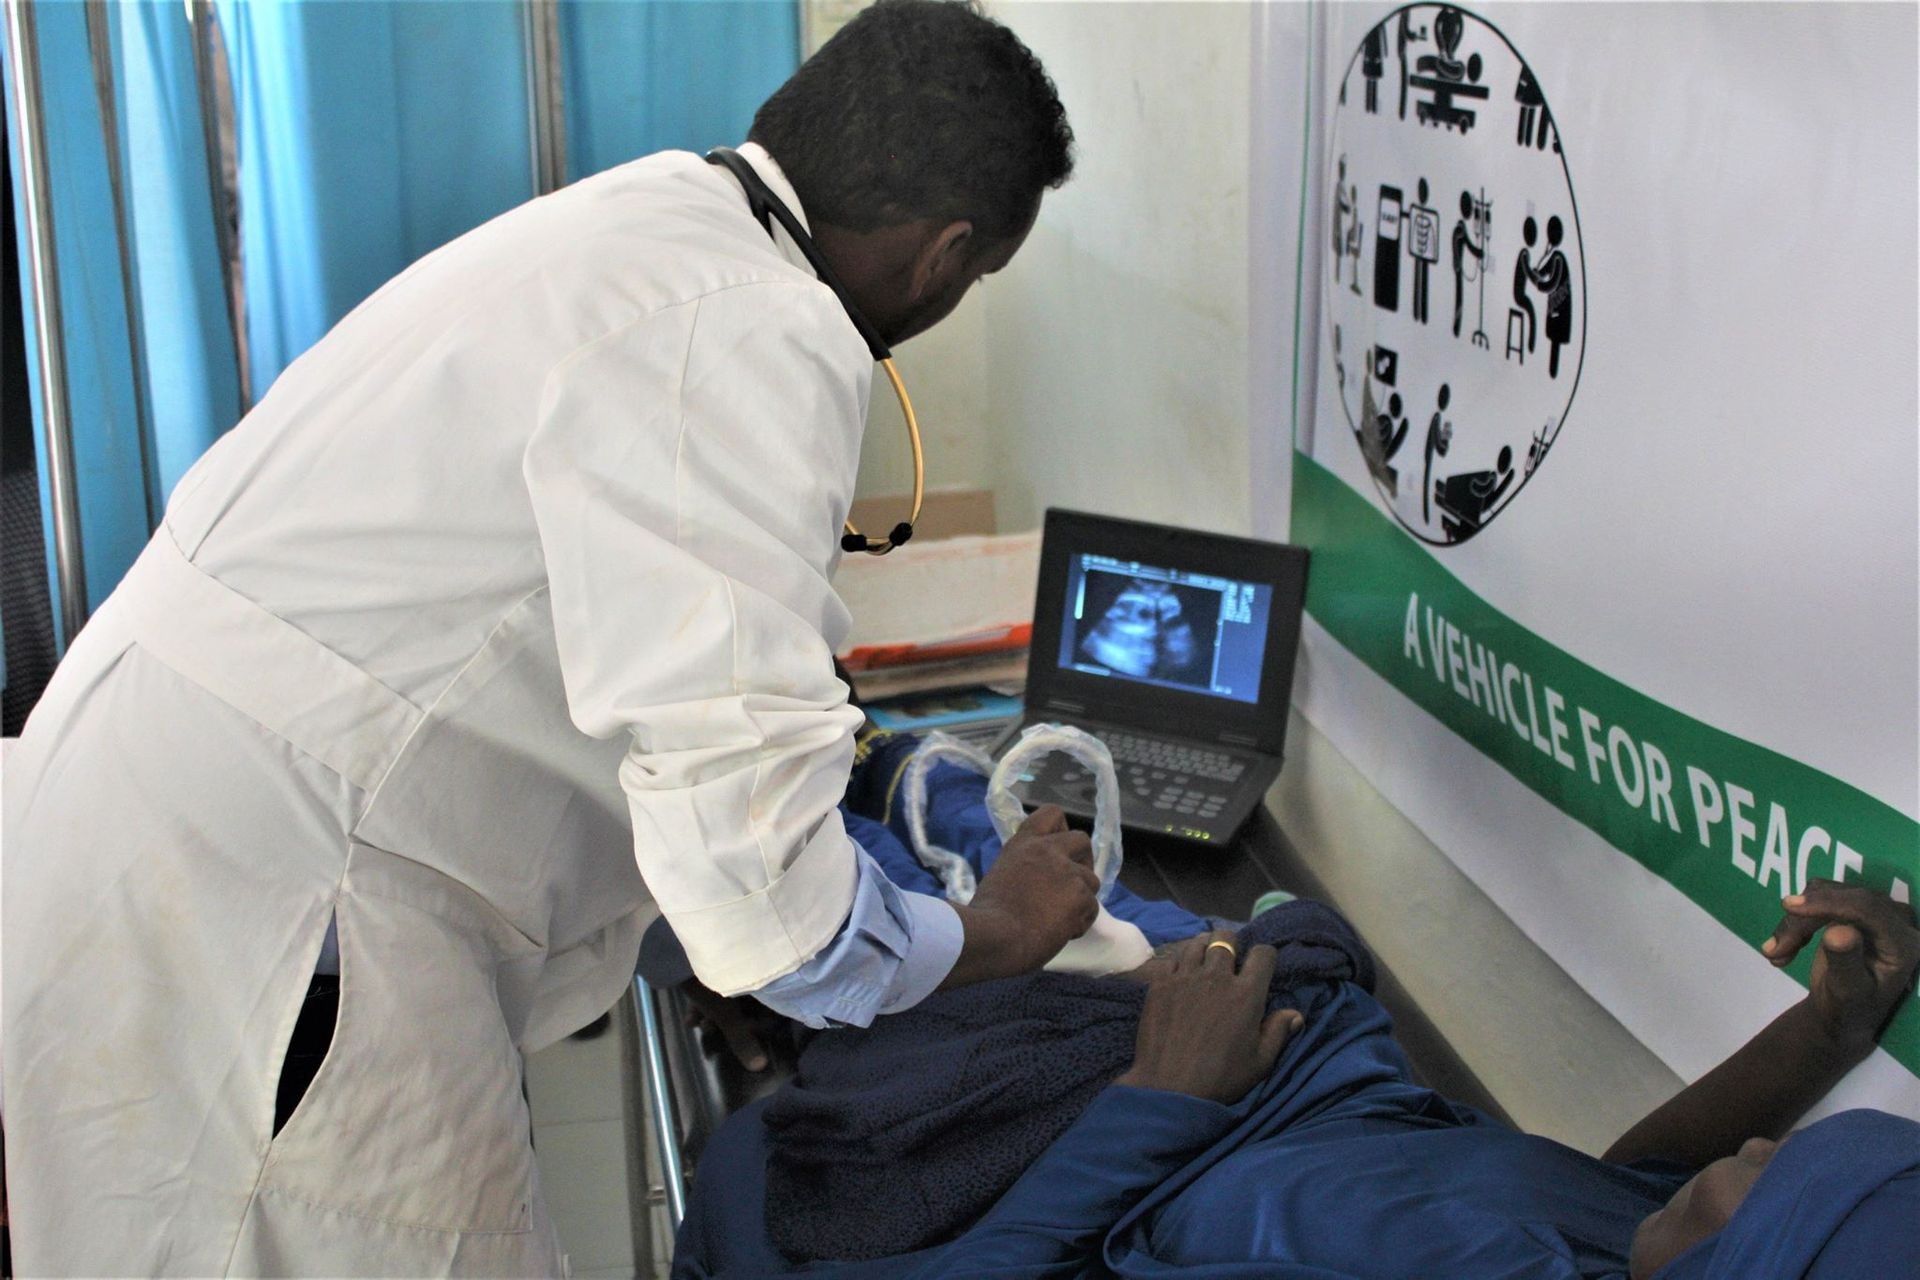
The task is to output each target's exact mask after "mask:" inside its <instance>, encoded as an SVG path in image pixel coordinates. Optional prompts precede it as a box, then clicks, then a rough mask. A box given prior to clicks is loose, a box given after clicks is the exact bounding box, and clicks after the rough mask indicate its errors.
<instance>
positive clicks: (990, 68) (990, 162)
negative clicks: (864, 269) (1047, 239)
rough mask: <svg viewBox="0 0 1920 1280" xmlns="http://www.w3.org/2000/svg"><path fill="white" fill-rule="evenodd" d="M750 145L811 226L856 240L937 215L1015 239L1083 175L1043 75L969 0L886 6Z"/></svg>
mask: <svg viewBox="0 0 1920 1280" xmlns="http://www.w3.org/2000/svg"><path fill="white" fill-rule="evenodd" d="M747 136H748V139H749V140H750V141H753V142H757V143H759V144H760V145H761V146H763V147H765V148H766V149H767V150H768V151H769V152H770V153H771V154H772V155H773V158H774V160H775V161H777V162H778V163H779V165H780V167H781V169H782V170H783V171H784V172H785V173H786V175H787V178H788V180H789V181H791V182H792V183H793V188H794V191H795V192H796V193H798V195H799V196H800V202H801V204H802V205H803V206H804V208H805V210H806V215H807V217H808V219H809V220H810V221H817V222H823V223H829V224H831V225H834V226H839V227H845V228H847V229H848V230H851V231H874V230H878V229H879V228H882V227H887V226H897V225H899V224H901V223H903V222H910V221H913V220H915V219H919V218H932V219H938V220H941V221H950V222H951V221H962V220H965V221H971V222H972V223H973V225H974V228H975V230H976V231H978V232H979V233H980V235H981V236H982V237H984V238H986V239H990V240H991V239H1001V238H1005V237H1007V236H1012V235H1016V234H1018V233H1019V231H1020V230H1021V229H1022V228H1023V227H1025V226H1026V224H1027V221H1028V219H1029V218H1030V217H1032V215H1033V211H1034V208H1035V207H1036V206H1037V205H1038V203H1039V201H1040V196H1041V194H1042V193H1043V192H1044V191H1046V190H1048V189H1049V188H1053V187H1058V186H1059V185H1060V184H1061V183H1063V182H1065V181H1066V180H1067V176H1068V175H1069V174H1070V173H1072V172H1073V130H1072V129H1071V128H1070V127H1069V126H1068V124H1067V112H1066V108H1065V107H1063V106H1061V105H1060V95H1059V93H1058V92H1057V91H1056V90H1055V89H1054V87H1053V81H1052V80H1050V79H1048V78H1047V73H1046V69H1045V68H1044V67H1042V66H1041V65H1040V60H1039V59H1038V58H1036V57H1034V56H1033V53H1032V51H1030V50H1029V49H1028V48H1027V46H1026V45H1024V44H1022V43H1021V42H1020V38H1019V37H1018V36H1016V35H1014V34H1013V32H1011V31H1009V30H1007V28H1005V27H1003V26H1001V25H1000V24H999V23H998V22H995V21H994V20H993V19H991V18H989V17H987V16H986V15H984V14H983V13H981V12H980V10H979V8H978V7H977V6H976V5H975V4H974V3H971V2H970V0H878V2H877V3H875V4H874V5H873V6H872V7H870V8H868V9H866V10H864V11H863V12H861V13H860V14H859V15H858V16H857V17H855V18H854V19H853V20H852V21H851V22H849V23H847V25H846V26H844V27H842V28H841V29H840V30H839V32H837V33H836V34H835V35H834V37H833V38H832V39H831V40H828V41H827V42H826V44H824V45H822V46H821V48H820V51H819V52H818V53H816V54H814V55H813V56H812V57H811V58H809V59H807V61H806V62H805V63H804V64H803V65H802V66H801V68H800V69H799V70H798V71H796V72H794V74H793V76H792V78H791V79H789V80H788V81H787V82H786V83H785V84H783V85H781V86H780V88H779V89H777V90H775V91H774V94H773V96H772V97H771V98H768V99H767V101H766V102H765V104H763V105H762V106H761V108H760V110H759V111H758V112H757V113H756V114H755V115H754V117H753V129H752V131H751V132H750V133H749V134H748V135H747Z"/></svg>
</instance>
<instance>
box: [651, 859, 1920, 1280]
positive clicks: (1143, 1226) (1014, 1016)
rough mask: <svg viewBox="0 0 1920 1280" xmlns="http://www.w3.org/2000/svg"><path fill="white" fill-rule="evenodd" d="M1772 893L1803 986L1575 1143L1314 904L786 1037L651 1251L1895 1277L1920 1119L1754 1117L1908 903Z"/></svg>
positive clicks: (1880, 1021) (1893, 939)
mask: <svg viewBox="0 0 1920 1280" xmlns="http://www.w3.org/2000/svg"><path fill="white" fill-rule="evenodd" d="M1783 912H1784V914H1783V916H1782V919H1781V921H1780V924H1779V927H1778V928H1777V929H1776V930H1775V932H1774V935H1773V937H1772V938H1771V939H1770V940H1769V941H1768V942H1767V944H1766V947H1765V948H1764V949H1765V950H1766V952H1767V954H1768V956H1769V958H1770V959H1771V960H1772V961H1773V962H1774V963H1775V964H1776V965H1784V964H1786V963H1788V962H1789V961H1790V960H1792V959H1793V958H1794V956H1796V955H1797V954H1799V953H1800V951H1801V950H1802V949H1804V948H1805V947H1807V946H1809V945H1817V946H1818V948H1819V950H1818V952H1817V955H1816V958H1815V961H1814V964H1813V971H1812V977H1811V986H1810V991H1809V994H1808V995H1807V997H1806V999H1805V1000H1803V1001H1802V1002H1801V1003H1800V1004H1798V1005H1796V1006H1794V1007H1793V1008H1791V1009H1789V1010H1788V1011H1787V1012H1785V1013H1784V1014H1782V1015H1781V1016H1780V1017H1779V1018H1777V1019H1776V1020H1775V1021H1774V1022H1773V1023H1772V1024H1771V1025H1769V1026H1768V1027H1767V1028H1766V1029H1765V1030H1763V1031H1762V1032H1761V1033H1760V1034H1759V1035H1758V1036H1756V1037H1755V1038H1754V1039H1753V1040H1752V1041H1751V1042H1750V1043H1749V1044H1748V1045H1747V1046H1746V1047H1744V1048H1743V1049H1741V1050H1740V1051H1739V1052H1737V1053H1735V1054H1734V1055H1733V1056H1732V1057H1731V1058H1730V1059H1728V1060H1727V1062H1725V1063H1724V1064H1722V1065H1721V1066H1720V1067H1718V1068H1716V1069H1715V1070H1714V1071H1713V1072H1710V1073H1709V1074H1708V1075H1706V1076H1705V1077H1703V1078H1702V1079H1700V1080H1699V1081H1697V1082H1695V1083H1694V1084H1693V1085H1691V1086H1689V1087H1688V1088H1687V1089H1685V1090H1683V1091H1682V1092H1681V1093H1680V1094H1679V1095H1677V1096H1676V1097H1675V1098H1674V1099H1673V1100H1672V1101H1670V1102H1668V1103H1667V1104H1666V1105H1665V1106H1662V1107H1661V1108H1659V1109H1658V1110H1656V1111H1655V1112H1654V1113H1653V1114H1652V1115H1650V1116H1649V1117H1647V1118H1646V1119H1645V1120H1643V1121H1642V1122H1640V1123H1639V1124H1638V1125H1636V1126H1634V1128H1633V1129H1631V1130H1630V1131H1629V1132H1628V1133H1627V1134H1626V1135H1625V1136H1623V1137H1622V1138H1621V1139H1620V1140H1619V1141H1618V1142H1616V1143H1615V1144H1614V1145H1613V1147H1612V1148H1611V1149H1610V1150H1609V1151H1608V1152H1607V1153H1606V1154H1605V1156H1604V1157H1602V1158H1601V1159H1597V1160H1596V1159H1594V1158H1592V1157H1589V1156H1586V1155H1583V1154H1581V1153H1579V1152H1576V1151H1574V1150H1572V1149H1570V1148H1568V1147H1565V1146H1562V1145H1560V1144H1559V1143H1556V1142H1553V1141H1551V1140H1548V1139H1546V1138H1540V1137H1533V1136H1529V1135H1526V1134H1521V1133H1517V1132H1515V1131H1513V1130H1511V1129H1509V1128H1507V1127H1505V1126H1504V1125H1501V1124H1499V1123H1497V1122H1495V1121H1493V1120H1491V1119H1489V1118H1487V1117H1485V1116H1483V1115H1481V1114H1480V1113H1478V1112H1476V1111H1474V1110H1472V1109H1471V1108H1468V1107H1464V1106H1461V1105H1459V1104H1456V1103H1453V1102H1450V1101H1449V1100H1447V1099H1445V1098H1443V1097H1441V1096H1440V1095H1438V1094H1436V1093H1434V1092H1432V1091H1431V1090H1428V1089H1425V1088H1422V1087H1420V1086H1419V1085H1417V1084H1415V1083H1414V1081H1413V1079H1412V1075H1411V1072H1410V1071H1409V1069H1408V1066H1407V1062H1406V1059H1405V1057H1404V1055H1403V1054H1402V1053H1401V1051H1400V1049H1399V1047H1398V1046H1397V1045H1396V1044H1395V1043H1394V1041H1393V1039H1392V1036H1391V1027H1390V1024H1389V1021H1388V1018H1387V1015H1386V1013H1385V1011H1384V1010H1383V1009H1382V1008H1381V1007H1380V1005H1379V1004H1378V1002H1377V1001H1375V1000H1374V998H1373V996H1372V994H1371V988H1372V982H1373V964H1372V960H1371V957H1370V956H1369V955H1368V953H1367V951H1366V949H1365V948H1364V946H1362V944H1361V943H1360V941H1359V939H1358V938H1357V937H1355V936H1354V935H1353V933H1352V931H1351V930H1350V929H1349V928H1348V927H1347V925H1346V924H1345V922H1344V921H1343V920H1341V919H1340V917H1339V916H1337V915H1336V914H1334V913H1333V912H1331V911H1329V910H1328V909H1326V908H1325V907H1321V906H1319V905H1318V904H1313V903H1305V902H1297V903H1289V904H1287V905H1285V906H1283V907H1280V908H1276V909H1275V910H1273V911H1270V912H1267V913H1265V914H1264V915H1262V916H1261V917H1259V918H1258V919H1256V920H1255V921H1253V922H1252V923H1251V924H1249V925H1248V926H1246V927H1245V928H1243V929H1240V930H1238V931H1237V932H1233V933H1229V932H1226V931H1209V932H1206V933H1201V934H1198V935H1196V936H1194V937H1191V938H1189V939H1186V940H1185V941H1181V942H1177V943H1173V944H1171V945H1168V946H1164V947H1162V948H1161V950H1160V951H1159V952H1158V953H1157V954H1156V956H1155V958H1154V959H1153V960H1152V961H1151V962H1150V963H1149V964H1148V965H1146V966H1144V967H1143V968H1142V969H1140V970H1138V971H1136V972H1134V973H1130V974H1126V975H1121V976H1117V977H1113V978H1104V979H1096V978H1085V977H1078V976H1073V975H1063V974H1045V973H1042V974H1033V975H1029V976H1027V977H1023V978H1015V979H1008V980H1005V981H1002V982H995V983H987V984H982V985H980V986H977V987H971V988H965V989H961V990H956V991H952V992H946V993H942V994H939V995H936V996H935V997H933V998H932V999H930V1000H928V1001H927V1002H926V1003H924V1004H923V1005H921V1006H920V1007H919V1008H917V1009H914V1010H910V1011H908V1012H906V1013H903V1014H897V1015H894V1016H892V1017H889V1018H884V1019H881V1020H880V1021H879V1022H878V1023H876V1024H875V1025H874V1026H873V1027H870V1028H866V1029H860V1030H845V1031H834V1032H828V1033H824V1034H821V1035H818V1036H816V1037H815V1038H814V1039H813V1040H812V1042H811V1043H810V1044H809V1045H808V1046H807V1048H806V1050H805V1052H804V1054H803V1055H802V1057H801V1060H800V1068H799V1072H798V1075H797V1076H796V1078H795V1079H794V1080H793V1081H792V1082H791V1083H790V1084H789V1085H788V1086H787V1087H786V1088H785V1089H783V1090H782V1091H781V1092H780V1093H778V1094H776V1095H775V1096H774V1097H773V1098H771V1099H768V1100H767V1101H766V1102H764V1103H761V1104H757V1105H756V1106H754V1107H751V1108H749V1109H747V1110H745V1111H742V1112H741V1113H739V1114H738V1115H736V1116H735V1117H734V1118H733V1119H732V1120H731V1121H729V1123H728V1124H727V1125H726V1126H725V1127H723V1129H722V1130H721V1132H720V1133H719V1134H718V1135H717V1136H716V1137H715V1139H714V1140H713V1142H712V1143H711V1144H710V1145H709V1147H708V1149H707V1152H706V1154H705V1155H704V1157H703V1159H702V1163H701V1167H700V1171H699V1178H698V1184H697V1187H696V1191H695V1196H694V1199H693V1204H692V1207H691V1211H690V1213H689V1216H688V1219H687V1222H686V1224H685V1226H684V1227H683V1229H682V1232H681V1235H680V1239H679V1242H678V1251H677V1256H676V1259H675V1274H676V1275H678V1276H687V1277H694V1276H721V1275H737V1276H755V1277H759V1276H771V1275H777V1274H784V1273H787V1272H790V1271H793V1270H795V1269H797V1268H799V1267H801V1266H805V1267H806V1272H805V1273H806V1274H807V1275H809V1276H813V1275H832V1276H840V1277H866V1276H911V1277H935V1276H986V1275H991V1276H997V1277H1001V1276H1023V1277H1043V1276H1061V1277H1065V1276H1080V1275H1119V1276H1156V1277H1158V1276H1172V1275H1195V1276H1222V1277H1241V1276H1245V1277H1256V1276H1257V1277H1272V1278H1275V1280H1289V1278H1297V1280H1306V1278H1308V1277H1312V1278H1314V1280H1336V1278H1354V1280H1358V1278H1372V1277H1382V1278H1385V1277H1461V1278H1463V1280H1480V1278H1483V1277H1484V1278H1487V1280H1492V1278H1495V1277H1501V1278H1505V1277H1541V1278H1546V1277H1552V1278H1554V1280H1562V1278H1565V1280H1572V1278H1573V1277H1613V1278H1616V1280H1621V1278H1625V1277H1631V1278H1632V1280H1649V1278H1651V1277H1659V1280H1704V1278H1707V1277H1714V1278H1722V1277H1724V1278H1726V1280H1733V1278H1735V1277H1738V1278H1739V1280H1750V1278H1752V1280H1757V1278H1761V1277H1766V1278H1773V1277H1799V1276H1806V1277H1816V1278H1819V1280H1834V1278H1838V1277H1848V1278H1852V1277H1905V1276H1916V1275H1920V1238H1916V1232H1915V1228H1914V1223H1915V1222H1916V1221H1920V1125H1915V1124H1913V1123H1911V1122H1909V1121H1906V1120H1903V1119H1899V1118H1897V1117H1893V1116H1889V1115H1885V1114H1882V1113H1879V1112H1872V1111H1852V1112H1846V1113H1842V1114H1840V1115H1836V1116H1832V1117H1830V1118H1828V1119H1825V1120H1822V1121H1820V1122H1818V1123H1816V1124H1814V1125H1811V1126H1809V1127H1808V1128H1806V1129H1805V1130H1803V1131H1801V1132H1799V1133H1797V1134H1794V1135H1793V1136H1792V1137H1788V1138H1785V1140H1784V1141H1781V1139H1782V1137H1783V1135H1785V1134H1787V1132H1788V1131H1789V1130H1790V1129H1791V1128H1792V1126H1793V1125H1794V1124H1795V1122H1797V1121H1798V1120H1799V1118H1800V1117H1801V1116H1802V1115H1803V1114H1804V1113H1805V1112H1806V1111H1807V1109H1808V1108H1810V1107H1811V1106H1812V1105H1813V1104H1814V1103H1815V1102H1817V1101H1818V1100H1819V1099H1820V1098H1821V1097H1822V1096H1823V1095H1824V1094H1825V1093H1826V1092H1827V1091H1828V1090H1829V1089H1830V1088H1831V1087H1832V1086H1833V1084H1834V1083H1835V1082H1837V1081H1838V1080H1839V1079H1840V1077H1841V1076H1843V1075H1844V1074H1845V1073H1846V1072H1847V1071H1848V1070H1849V1069H1850V1068H1851V1067H1852V1066H1853V1065H1855V1064H1856V1063H1858V1062H1859V1061H1860V1060H1861V1059H1863V1058H1864V1057H1865V1056H1866V1055H1867V1054H1868V1053H1869V1052H1871V1050H1872V1048H1873V1044H1874V1041H1875V1039H1876V1037H1877V1035H1878V1033H1879V1032H1880V1030H1881V1029H1882V1028H1883V1027H1884V1026H1885V1025H1886V1023H1887V1021H1888V1020H1889V1019H1890V1017H1891V1016H1892V1014H1893V1012H1894V1011H1895V1009H1896V1008H1897V1007H1898V1006H1899V1004H1900V1002H1901V1001H1902V1000H1903V999H1905V998H1906V996H1907V994H1908V992H1909V990H1910V987H1911V983H1912V980H1913V976H1914V972H1915V969H1916V967H1917V966H1920V930H1916V929H1915V927H1914V923H1913V920H1912V914H1911V911H1910V910H1909V909H1908V908H1907V907H1906V906H1905V905H1903V904H1897V903H1894V902H1893V901H1891V900H1890V899H1888V898H1886V897H1884V896H1881V895H1878V894H1875V893H1872V892H1869V891H1867V890H1865V889H1863V888H1860V887H1857V886H1843V885H1835V884H1831V883H1827V882H1818V881H1816V882H1815V883H1814V884H1812V885H1811V886H1810V887H1809V889H1808V891H1807V892H1806V893H1805V894H1804V895H1800V896H1796V897H1792V898H1788V899H1786V900H1785V902H1784V903H1783ZM1195 927H1198V922H1195ZM1816 939H1817V942H1816Z"/></svg>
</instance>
